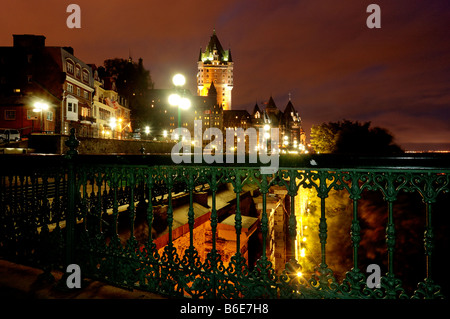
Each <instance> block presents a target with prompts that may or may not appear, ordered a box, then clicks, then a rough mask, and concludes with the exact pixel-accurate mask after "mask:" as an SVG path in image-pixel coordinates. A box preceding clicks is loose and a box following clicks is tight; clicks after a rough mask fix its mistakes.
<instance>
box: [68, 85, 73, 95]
mask: <svg viewBox="0 0 450 319" xmlns="http://www.w3.org/2000/svg"><path fill="white" fill-rule="evenodd" d="M67 92H70V93H73V85H72V84H70V83H67Z"/></svg>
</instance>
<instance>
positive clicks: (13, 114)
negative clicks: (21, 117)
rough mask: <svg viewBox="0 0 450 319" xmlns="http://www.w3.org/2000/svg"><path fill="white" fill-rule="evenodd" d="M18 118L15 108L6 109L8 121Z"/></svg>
mask: <svg viewBox="0 0 450 319" xmlns="http://www.w3.org/2000/svg"><path fill="white" fill-rule="evenodd" d="M15 119H16V111H15V110H6V111H5V120H6V121H14V120H15Z"/></svg>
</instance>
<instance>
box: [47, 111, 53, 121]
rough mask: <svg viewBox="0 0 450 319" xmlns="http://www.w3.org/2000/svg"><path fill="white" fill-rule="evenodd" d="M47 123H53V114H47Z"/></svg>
mask: <svg viewBox="0 0 450 319" xmlns="http://www.w3.org/2000/svg"><path fill="white" fill-rule="evenodd" d="M47 121H50V122H53V112H51V111H48V112H47Z"/></svg>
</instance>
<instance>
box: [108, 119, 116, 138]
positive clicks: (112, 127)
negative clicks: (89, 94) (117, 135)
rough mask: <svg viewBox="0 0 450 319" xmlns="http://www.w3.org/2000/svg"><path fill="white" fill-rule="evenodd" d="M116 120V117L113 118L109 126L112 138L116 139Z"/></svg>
mask: <svg viewBox="0 0 450 319" xmlns="http://www.w3.org/2000/svg"><path fill="white" fill-rule="evenodd" d="M116 125H117V123H116V118H115V117H111V118H110V119H109V126H110V127H111V134H112V138H114V131H115V129H116Z"/></svg>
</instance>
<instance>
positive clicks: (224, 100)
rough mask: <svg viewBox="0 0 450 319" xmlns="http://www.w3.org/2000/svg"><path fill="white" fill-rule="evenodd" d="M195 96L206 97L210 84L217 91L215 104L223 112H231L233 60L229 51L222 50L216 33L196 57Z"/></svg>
mask: <svg viewBox="0 0 450 319" xmlns="http://www.w3.org/2000/svg"><path fill="white" fill-rule="evenodd" d="M197 63H198V73H197V94H198V95H200V96H208V92H209V88H210V86H211V83H214V86H215V89H216V91H217V104H218V105H220V106H222V108H223V109H224V110H231V91H232V90H233V59H232V57H231V50H224V49H223V48H222V45H221V44H220V41H219V38H218V37H217V35H216V31H215V30H214V31H213V34H212V36H211V39H210V41H209V43H208V45H207V47H206V49H205V51H203V52H202V50H201V49H200V54H199V57H198V62H197Z"/></svg>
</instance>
